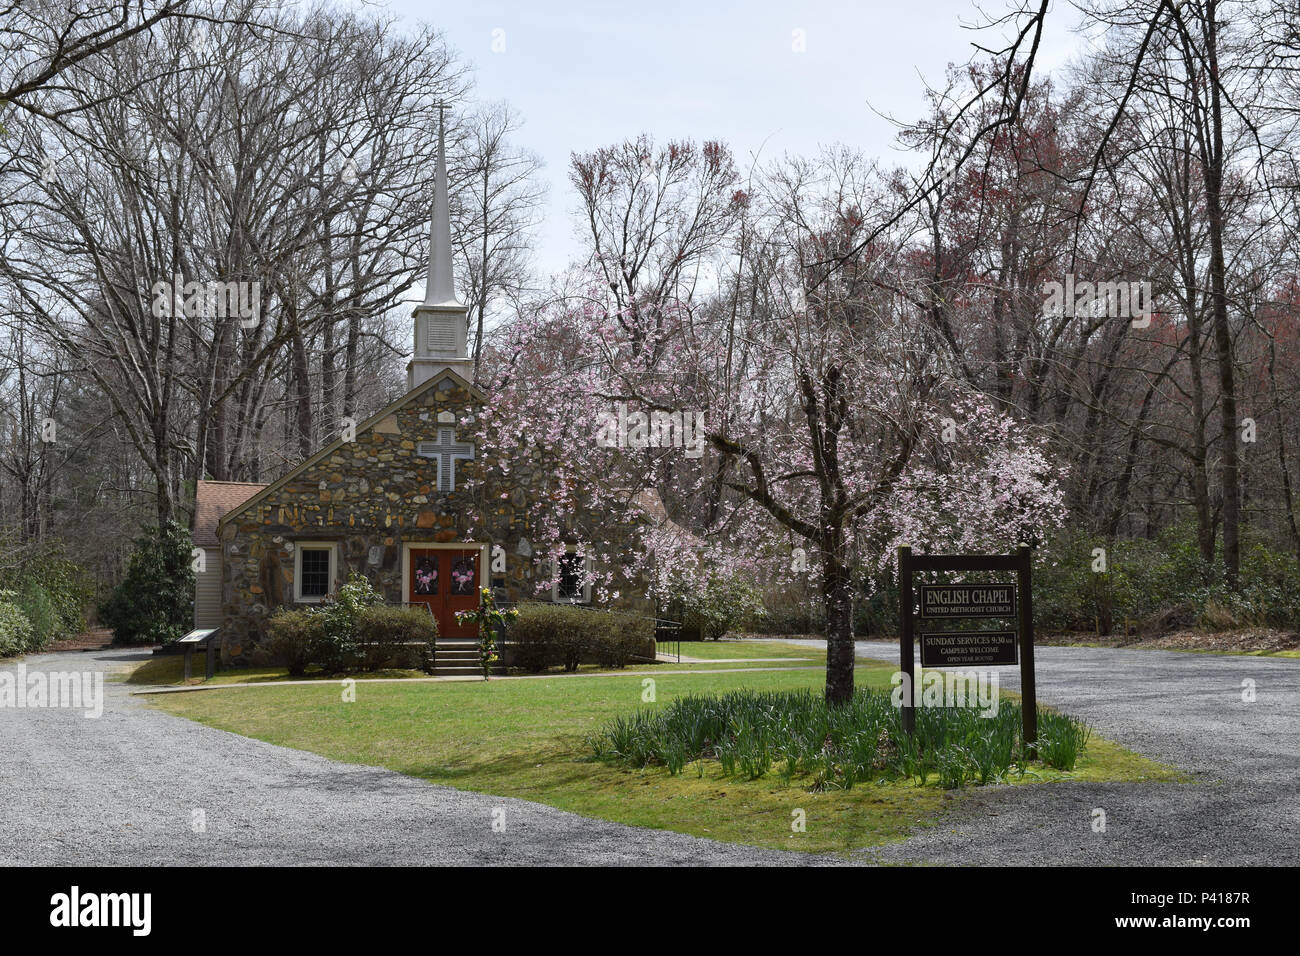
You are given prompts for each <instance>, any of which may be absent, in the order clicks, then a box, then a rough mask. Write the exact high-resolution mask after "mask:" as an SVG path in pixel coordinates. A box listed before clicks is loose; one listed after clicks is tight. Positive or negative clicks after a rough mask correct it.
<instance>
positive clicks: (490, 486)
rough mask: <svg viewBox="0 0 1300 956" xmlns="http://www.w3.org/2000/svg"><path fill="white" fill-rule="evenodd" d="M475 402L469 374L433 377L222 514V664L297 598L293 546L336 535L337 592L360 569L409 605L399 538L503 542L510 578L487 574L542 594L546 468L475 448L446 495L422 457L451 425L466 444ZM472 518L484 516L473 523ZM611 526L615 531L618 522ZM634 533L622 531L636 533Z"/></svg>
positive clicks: (640, 590) (632, 590) (521, 594)
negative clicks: (540, 533)
mask: <svg viewBox="0 0 1300 956" xmlns="http://www.w3.org/2000/svg"><path fill="white" fill-rule="evenodd" d="M477 402H478V399H477V397H476V394H475V393H474V392H473V391H471V389H470V387H469V386H468V385H467V384H466V383H465V382H464V380H463V379H460V378H459V377H457V376H453V375H450V374H444V375H443V376H441V377H438V378H435V379H434V380H433V381H431V382H429V383H427V384H426V385H424V386H421V387H419V388H417V389H415V390H414V391H412V392H411V393H410V394H409V395H408V396H407V397H406V399H405V400H404V402H403V403H402V404H401V405H399V406H397V407H396V408H395V409H394V410H391V411H390V413H389V414H387V415H385V416H384V417H383V418H382V419H380V420H378V421H376V422H374V423H373V425H372V426H371V427H369V428H367V429H364V430H358V432H357V434H356V436H355V440H353V441H345V442H340V443H336V445H335V446H332V447H330V448H327V449H326V452H327V453H326V454H324V455H323V456H321V457H320V458H319V460H316V461H313V462H311V463H310V464H308V465H307V466H306V467H302V468H300V469H299V470H298V471H297V472H296V473H292V474H291V476H290V478H289V480H288V481H286V482H285V483H283V484H282V485H280V486H279V487H275V486H272V489H271V490H270V493H269V494H265V497H263V498H262V499H261V500H260V501H257V502H256V503H255V504H253V505H251V506H249V507H247V508H245V509H243V510H242V511H241V510H236V511H234V512H232V513H231V514H229V515H227V516H226V518H225V519H223V521H222V523H221V526H220V538H221V546H222V553H223V562H222V564H223V572H224V578H225V580H224V588H223V598H224V600H223V607H222V611H223V617H224V623H223V628H222V654H223V657H224V658H225V659H227V660H241V659H245V658H246V657H247V654H248V652H249V651H250V650H251V647H252V646H253V645H254V644H255V643H256V642H257V641H258V640H259V638H260V637H261V635H262V633H263V632H264V626H265V621H266V619H267V618H268V617H269V615H270V614H271V613H272V612H273V611H274V610H275V609H277V608H279V607H283V606H289V605H292V604H293V598H294V547H295V544H296V543H297V542H308V541H312V540H316V541H329V542H337V544H338V557H337V567H336V572H337V573H336V575H335V582H334V587H337V586H338V585H339V584H342V583H343V582H344V581H346V580H347V576H348V572H349V571H359V572H361V573H363V574H365V575H366V576H367V577H368V578H370V580H371V581H372V583H373V584H374V585H375V586H376V588H377V589H378V590H379V591H380V592H381V593H382V594H383V595H384V600H385V601H388V602H390V603H400V602H401V601H403V600H405V590H404V588H405V582H404V581H403V580H402V572H403V569H402V546H403V544H404V543H407V542H440V543H442V542H457V541H466V542H471V541H472V542H474V543H484V542H486V543H487V544H488V545H489V554H490V548H491V546H492V545H501V546H502V547H503V548H504V550H505V553H506V571H505V574H504V575H502V574H499V573H498V574H493V573H492V572H491V571H490V570H489V567H485V568H483V569H482V571H483V581H484V582H485V583H488V582H490V583H491V584H492V585H493V586H494V587H498V588H501V589H502V590H503V591H504V594H503V596H504V597H505V598H506V599H508V600H511V601H520V600H529V599H538V597H539V595H538V591H537V587H536V585H537V582H538V581H539V580H541V579H542V578H546V579H547V580H549V575H547V574H546V573H545V572H544V570H543V569H541V568H539V567H538V564H537V561H536V560H535V556H534V555H533V554H532V539H531V537H530V536H531V534H532V532H533V524H532V515H531V514H530V507H529V505H530V502H531V501H534V500H539V497H540V496H541V495H545V494H546V493H547V476H548V475H549V473H550V469H548V468H547V467H546V463H545V462H543V461H520V460H511V461H509V462H507V463H505V464H506V465H507V467H506V469H505V470H504V475H503V473H502V469H501V467H500V466H501V464H502V463H500V462H498V461H496V459H495V458H494V456H493V454H492V450H491V449H483V448H477V449H476V458H475V460H474V461H457V462H456V464H455V467H456V490H455V491H449V492H441V493H440V492H439V491H438V489H437V477H436V471H435V469H436V467H437V459H434V458H425V457H422V456H420V455H418V454H417V453H416V448H417V445H418V443H420V442H423V441H435V440H436V439H437V437H438V429H439V427H442V428H448V427H451V428H454V429H455V435H456V440H457V441H465V440H467V439H469V437H470V434H471V432H472V430H473V421H472V416H473V415H474V413H475V411H476V409H477ZM440 417H441V419H442V420H441V421H440ZM452 417H454V422H453V421H449V420H448V419H449V418H452ZM467 487H468V488H469V490H466V489H467ZM471 514H477V515H479V516H481V520H479V521H478V522H477V523H476V524H472V523H471V521H470V515H471ZM607 524H610V525H615V527H614V528H613V531H614V533H615V534H618V533H619V527H618V523H616V522H612V521H611V522H608V523H607ZM633 530H634V529H632V528H630V527H626V526H625V525H624V526H622V531H623V532H624V533H626V534H627V535H628V536H629V537H630V535H631V533H632V531H633ZM488 564H489V566H490V561H489V562H488ZM539 575H540V577H539ZM331 590H333V588H331ZM644 590H645V589H644V585H643V584H640V582H638V581H635V580H634V581H630V582H627V584H626V585H625V586H622V587H620V588H619V591H620V594H621V597H620V599H619V601H618V602H617V603H616V605H615V606H618V607H622V608H628V609H633V610H637V611H640V612H646V613H648V612H649V611H650V610H651V605H650V602H649V601H648V600H646V599H645V597H644ZM546 596H547V595H542V597H546Z"/></svg>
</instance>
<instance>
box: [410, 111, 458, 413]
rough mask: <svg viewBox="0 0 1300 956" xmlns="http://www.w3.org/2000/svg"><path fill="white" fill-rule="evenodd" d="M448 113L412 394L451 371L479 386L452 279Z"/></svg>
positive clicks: (418, 315) (417, 316)
mask: <svg viewBox="0 0 1300 956" xmlns="http://www.w3.org/2000/svg"><path fill="white" fill-rule="evenodd" d="M444 109H445V107H443V106H441V105H440V106H439V107H438V112H439V118H440V122H439V124H438V161H437V166H436V168H435V170H434V183H433V217H432V219H431V221H430V223H429V272H428V276H427V278H426V280H425V286H424V302H422V303H421V304H420V305H417V306H416V307H415V311H414V312H413V313H411V314H412V316H413V318H414V320H415V323H414V324H415V352H414V354H412V356H411V361H410V364H408V365H407V366H406V385H407V388H415V386H417V385H422V384H424V383H425V382H427V381H428V380H429V379H431V378H433V377H434V376H435V375H437V374H438V373H439V372H441V371H442V370H443V369H446V368H450V369H453V370H454V371H456V372H457V373H458V374H459V375H460V376H461V377H463V378H465V379H467V380H470V381H473V377H474V363H473V361H471V359H470V357H469V352H468V350H467V345H468V343H467V342H466V335H465V306H464V305H463V304H461V303H460V302H459V301H458V300H457V299H456V281H455V277H454V276H453V274H452V266H451V264H452V248H451V208H450V203H449V201H448V197H447V153H446V130H445V126H446V123H445V121H442V119H441V117H442V115H443V110H444Z"/></svg>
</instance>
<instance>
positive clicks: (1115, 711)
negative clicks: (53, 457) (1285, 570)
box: [0, 641, 1300, 866]
mask: <svg viewBox="0 0 1300 956" xmlns="http://www.w3.org/2000/svg"><path fill="white" fill-rule="evenodd" d="M802 643H807V644H809V645H811V646H816V645H817V644H818V643H819V642H815V641H809V642H802ZM858 653H859V655H860V656H866V657H878V658H882V659H886V660H895V659H896V656H897V649H896V647H893V646H891V645H889V644H872V643H862V644H859V650H858ZM1036 654H1037V658H1038V686H1039V698H1040V700H1041V701H1043V702H1044V703H1050V704H1053V705H1055V706H1058V707H1060V708H1062V709H1064V710H1066V711H1068V712H1070V713H1072V714H1075V715H1076V716H1079V717H1083V718H1084V719H1086V720H1088V721H1089V722H1090V723H1091V724H1092V725H1093V726H1094V727H1095V728H1096V729H1097V730H1098V731H1099V732H1101V733H1103V734H1105V735H1106V736H1108V737H1110V738H1111V739H1114V740H1117V741H1119V742H1120V743H1123V744H1125V745H1126V746H1128V747H1130V748H1132V749H1134V750H1137V751H1139V752H1141V753H1144V754H1147V755H1149V756H1151V757H1154V758H1156V759H1158V760H1162V761H1164V762H1166V763H1170V764H1173V765H1175V766H1177V767H1180V768H1181V769H1183V770H1186V771H1188V772H1190V773H1191V774H1192V775H1193V777H1194V779H1195V782H1194V783H1191V784H1164V783H1158V784H1089V783H1058V784H1053V785H1051V786H1048V787H1032V786H1031V787H984V788H972V790H971V792H970V796H969V798H968V799H966V800H964V801H962V802H961V803H960V804H958V806H957V809H956V810H955V811H953V812H952V813H951V814H950V815H948V816H947V817H945V818H944V819H943V820H942V821H941V822H940V823H939V824H938V825H937V826H935V827H933V828H931V829H928V830H922V831H920V832H919V833H918V834H917V835H915V836H913V837H912V838H911V839H909V840H907V841H906V842H904V843H900V844H894V845H890V846H887V847H882V848H876V849H873V850H869V851H863V853H862V854H861V855H860V862H882V863H886V862H895V863H902V862H935V863H954V864H979V865H989V864H1057V863H1073V864H1106V865H1137V866H1144V865H1154V864H1172V865H1207V864H1293V865H1294V864H1296V863H1298V862H1300V759H1297V758H1298V757H1300V660H1286V659H1274V658H1251V657H1216V656H1212V655H1202V654H1181V653H1176V652H1166V651H1125V650H1113V649H1095V648H1059V647H1043V648H1039V649H1037V652H1036ZM136 659H139V655H138V654H136V653H132V652H123V651H109V652H98V653H90V654H87V653H64V654H46V655H41V656H38V657H32V658H28V661H27V666H28V668H29V669H32V670H36V669H41V670H47V671H49V670H84V669H96V670H103V669H105V668H112V667H114V666H118V665H122V664H124V663H127V662H130V661H132V660H136ZM8 669H10V670H12V666H10V667H9V668H8ZM1246 679H1250V680H1253V681H1254V682H1255V693H1256V700H1255V702H1253V703H1245V702H1243V700H1242V682H1243V681H1244V680H1246ZM1002 681H1003V686H1006V687H1010V688H1012V689H1015V688H1017V687H1018V684H1019V675H1018V672H1017V670H1016V669H1015V668H1003V669H1002ZM104 687H105V692H106V703H105V711H104V715H103V716H102V717H101V718H99V719H98V720H87V719H85V718H84V717H83V716H82V715H81V713H80V712H78V711H72V710H56V709H39V710H34V709H9V708H0V755H3V758H4V763H3V771H2V772H0V866H8V865H14V864H70V865H97V864H107V865H112V864H143V865H160V864H223V865H232V864H244V865H247V864H313V863H319V864H339V863H355V864H592V863H595V864H627V865H638V864H649V865H672V864H692V865H700V864H737V865H746V864H749V865H752V864H787V863H794V864H800V863H817V862H829V861H826V860H823V859H820V858H812V857H809V856H806V855H802V854H783V853H778V852H775V851H764V850H757V849H752V848H748V847H739V846H733V845H730V844H723V843H717V842H713V841H709V840H702V839H698V838H695V837H689V836H683V835H680V834H675V833H669V832H666V831H660V830H646V829H640V828H634V827H627V826H622V825H620V824H615V823H607V822H604V821H599V820H592V819H587V818H584V817H579V816H576V815H574V814H570V813H565V812H563V811H560V810H555V809H552V808H550V807H546V806H542V805H539V804H534V803H528V802H526V801H521V800H511V799H505V798H500V797H492V796H486V795H482V794H475V793H467V792H463V791H458V790H453V789H450V788H447V787H441V786H435V785H432V784H428V783H425V782H424V781H421V780H416V779H414V778H411V777H406V776H403V775H401V774H398V773H394V772H391V771H387V770H381V769H376V768H372V767H362V766H356V765H351V764H341V763H337V762H334V761H331V760H327V759H325V758H324V757H319V756H316V755H314V754H310V753H305V752H302V751H297V750H289V749H285V748H282V747H276V746H273V745H271V744H267V743H263V742H261V741H257V740H250V739H248V738H244V737H240V736H238V735H235V734H231V733H227V732H225V731H221V730H215V729H212V728H209V727H204V726H202V725H200V724H197V723H193V722H191V721H188V720H184V719H182V718H178V717H173V716H171V715H169V714H166V713H162V712H160V711H157V710H154V709H152V708H148V707H146V706H144V705H143V704H142V703H140V702H139V701H138V700H136V699H133V698H131V697H130V696H129V693H128V688H127V687H126V686H125V685H122V684H114V683H110V682H106V683H105V685H104ZM211 693H221V692H220V691H212V692H211ZM499 809H504V811H505V823H506V826H505V832H501V833H499V832H494V831H493V829H492V821H493V814H494V811H497V810H499ZM1095 809H1102V810H1104V811H1105V813H1106V829H1105V832H1103V833H1098V832H1094V830H1093V820H1094V810H1095ZM199 810H201V811H204V813H205V814H206V831H205V832H195V830H194V828H193V826H192V822H193V820H194V814H195V811H199Z"/></svg>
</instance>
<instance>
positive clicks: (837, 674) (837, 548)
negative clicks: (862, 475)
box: [822, 527, 856, 706]
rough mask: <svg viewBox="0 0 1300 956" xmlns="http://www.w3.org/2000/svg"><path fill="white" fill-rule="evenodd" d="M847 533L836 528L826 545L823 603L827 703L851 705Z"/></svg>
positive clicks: (850, 591) (852, 655)
mask: <svg viewBox="0 0 1300 956" xmlns="http://www.w3.org/2000/svg"><path fill="white" fill-rule="evenodd" d="M843 539H844V530H843V528H838V527H837V528H833V529H830V530H829V531H828V532H827V535H826V537H825V539H824V540H823V542H822V549H823V551H824V553H825V575H824V578H823V580H822V600H823V602H824V603H825V606H826V702H827V703H828V704H831V705H833V706H839V705H841V704H847V703H848V702H849V701H850V700H852V698H853V665H854V663H855V658H856V653H855V649H854V646H853V581H852V574H851V573H850V570H849V568H848V567H847V566H846V565H845V563H844V560H843V553H844V540H843Z"/></svg>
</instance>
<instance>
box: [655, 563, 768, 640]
mask: <svg viewBox="0 0 1300 956" xmlns="http://www.w3.org/2000/svg"><path fill="white" fill-rule="evenodd" d="M694 585H695V582H692V581H689V580H688V581H685V582H683V583H682V584H680V585H679V586H678V588H677V591H676V594H675V595H674V598H675V601H674V603H675V604H679V605H680V606H681V608H682V614H683V618H682V626H683V629H692V630H693V629H695V628H697V627H698V629H699V632H700V636H701V637H702V638H703V639H704V640H707V641H718V640H721V639H722V637H723V636H724V635H725V634H726V633H727V631H729V630H731V629H732V628H733V627H735V626H736V625H737V624H739V623H740V622H741V621H742V620H745V619H747V618H749V619H754V618H761V617H762V616H763V614H764V609H763V602H762V599H761V598H760V597H759V594H758V591H757V590H756V589H755V588H754V586H753V585H751V584H749V583H748V582H746V581H743V580H741V579H740V578H738V577H736V576H734V575H723V574H716V573H715V574H710V575H709V576H708V578H707V579H706V580H705V582H704V586H703V587H702V588H700V587H696V586H694Z"/></svg>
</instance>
